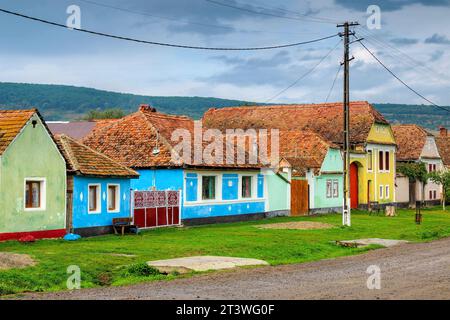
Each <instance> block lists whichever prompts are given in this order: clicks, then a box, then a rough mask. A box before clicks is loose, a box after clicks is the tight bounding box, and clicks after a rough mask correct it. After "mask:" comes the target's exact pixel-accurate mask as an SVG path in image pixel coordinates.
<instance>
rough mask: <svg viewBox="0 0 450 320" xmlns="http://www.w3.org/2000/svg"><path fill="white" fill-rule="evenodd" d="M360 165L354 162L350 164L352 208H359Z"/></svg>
mask: <svg viewBox="0 0 450 320" xmlns="http://www.w3.org/2000/svg"><path fill="white" fill-rule="evenodd" d="M358 193H359V190H358V165H357V164H356V163H355V162H353V163H351V164H350V208H352V209H356V208H358V205H359V202H358Z"/></svg>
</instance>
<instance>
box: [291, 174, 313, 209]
mask: <svg viewBox="0 0 450 320" xmlns="http://www.w3.org/2000/svg"><path fill="white" fill-rule="evenodd" d="M308 211H309V187H308V181H306V180H291V216H306V215H308Z"/></svg>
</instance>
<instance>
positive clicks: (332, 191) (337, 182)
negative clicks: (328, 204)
mask: <svg viewBox="0 0 450 320" xmlns="http://www.w3.org/2000/svg"><path fill="white" fill-rule="evenodd" d="M331 181H332V186H331V195H332V197H333V198H339V180H338V179H333V180H331ZM335 185H336V189H335V188H334V186H335ZM335 190H336V195H335V194H334V191H335Z"/></svg>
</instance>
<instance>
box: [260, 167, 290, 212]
mask: <svg viewBox="0 0 450 320" xmlns="http://www.w3.org/2000/svg"><path fill="white" fill-rule="evenodd" d="M281 174H282V175H283V177H284V178H285V179H288V178H289V177H288V173H281ZM265 178H266V185H267V197H268V210H267V211H278V210H290V202H289V194H290V190H291V185H290V184H289V183H288V182H286V181H285V180H283V179H282V178H281V177H280V176H278V175H276V174H275V173H273V172H272V171H270V172H268V173H267V174H266V175H265Z"/></svg>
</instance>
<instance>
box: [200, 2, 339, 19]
mask: <svg viewBox="0 0 450 320" xmlns="http://www.w3.org/2000/svg"><path fill="white" fill-rule="evenodd" d="M205 1H206V2H210V3H213V4H217V5H219V6H223V7H228V8H232V9H236V10H240V11H244V12H248V13H253V14H259V15H263V16H268V17H274V18H280V19H288V20H297V21H310V22H318V23H330V24H335V23H334V22H331V21H323V20H319V19H316V18H314V17H308V18H306V17H305V18H300V17H290V16H282V15H278V14H275V13H269V12H263V11H255V10H252V9H249V8H245V7H242V6H235V5H232V4H228V3H223V2H219V1H215V0H205ZM261 8H262V7H261Z"/></svg>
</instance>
